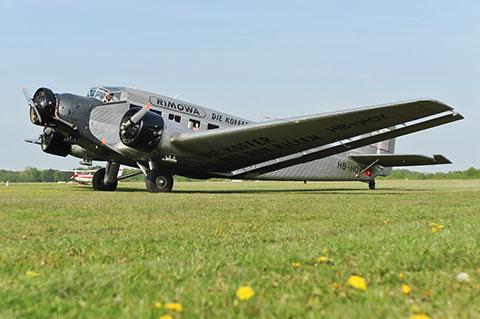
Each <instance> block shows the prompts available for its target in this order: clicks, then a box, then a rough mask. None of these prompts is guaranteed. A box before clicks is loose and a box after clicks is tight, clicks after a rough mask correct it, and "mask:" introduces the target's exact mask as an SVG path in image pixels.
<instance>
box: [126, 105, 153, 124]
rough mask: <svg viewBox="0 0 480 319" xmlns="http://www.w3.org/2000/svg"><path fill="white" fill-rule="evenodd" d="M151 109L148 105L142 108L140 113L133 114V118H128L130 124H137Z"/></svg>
mask: <svg viewBox="0 0 480 319" xmlns="http://www.w3.org/2000/svg"><path fill="white" fill-rule="evenodd" d="M151 107H152V106H151V105H150V103H149V104H147V105H146V106H145V107H144V108H142V109H141V110H140V111H138V112H137V113H135V114H133V116H132V117H131V118H130V122H132V124H138V123H139V122H140V121H141V120H142V119H143V117H144V116H145V115H146V114H147V113H148V111H150V108H151Z"/></svg>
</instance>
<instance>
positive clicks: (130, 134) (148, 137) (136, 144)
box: [120, 108, 164, 152]
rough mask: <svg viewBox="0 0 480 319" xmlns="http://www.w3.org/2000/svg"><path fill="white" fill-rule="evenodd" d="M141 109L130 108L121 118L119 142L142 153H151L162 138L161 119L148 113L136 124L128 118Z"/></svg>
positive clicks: (162, 124) (154, 114) (162, 125)
mask: <svg viewBox="0 0 480 319" xmlns="http://www.w3.org/2000/svg"><path fill="white" fill-rule="evenodd" d="M140 110H141V108H131V109H130V110H128V111H127V112H126V113H125V115H124V116H123V118H122V121H121V124H120V140H121V141H122V143H123V144H125V145H127V146H129V147H131V148H135V149H138V150H140V151H143V152H151V151H152V150H153V149H154V148H155V147H156V146H157V145H158V142H159V141H160V138H161V137H162V130H163V127H164V122H163V118H162V116H161V115H159V114H157V113H155V112H148V113H147V114H145V116H143V118H142V120H141V121H140V122H138V123H136V124H133V123H131V122H129V120H130V118H131V117H132V116H133V115H134V114H135V113H137V112H138V111H140Z"/></svg>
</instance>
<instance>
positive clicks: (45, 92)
mask: <svg viewBox="0 0 480 319" xmlns="http://www.w3.org/2000/svg"><path fill="white" fill-rule="evenodd" d="M22 91H23V95H24V96H25V99H27V102H28V105H29V106H30V120H31V121H32V123H33V124H37V125H41V126H45V125H47V124H48V122H49V121H50V120H51V119H52V117H53V116H54V113H55V108H56V106H57V97H56V95H55V93H53V92H52V90H50V89H47V88H39V89H38V90H37V91H36V92H35V94H34V95H33V97H31V95H30V92H29V91H28V90H27V89H26V88H22Z"/></svg>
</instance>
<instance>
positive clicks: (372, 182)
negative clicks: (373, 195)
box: [368, 179, 375, 190]
mask: <svg viewBox="0 0 480 319" xmlns="http://www.w3.org/2000/svg"><path fill="white" fill-rule="evenodd" d="M368 188H370V189H371V190H374V189H375V180H374V179H372V180H371V181H368Z"/></svg>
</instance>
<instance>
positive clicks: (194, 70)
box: [0, 0, 480, 171]
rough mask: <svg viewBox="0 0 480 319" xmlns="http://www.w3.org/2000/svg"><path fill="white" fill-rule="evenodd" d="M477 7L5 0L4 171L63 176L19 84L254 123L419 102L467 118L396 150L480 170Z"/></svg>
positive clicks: (1, 32) (0, 49)
mask: <svg viewBox="0 0 480 319" xmlns="http://www.w3.org/2000/svg"><path fill="white" fill-rule="evenodd" d="M479 13H480V2H478V1H439V0H437V1H418V0H416V1H395V2H393V1H329V2H326V1H325V2H323V1H285V2H282V1H235V2H234V1H169V2H165V1H59V0H51V1H34V0H28V1H27V0H0V40H1V41H0V74H1V75H0V97H1V103H0V118H1V120H2V124H1V125H0V150H1V154H2V155H1V156H0V168H7V169H22V168H24V167H25V166H28V165H33V166H37V167H41V168H49V167H53V168H68V167H73V166H77V164H78V160H77V159H74V158H72V157H70V158H69V159H68V158H67V159H65V158H60V157H56V156H51V155H47V154H45V153H43V152H42V151H41V150H40V148H39V147H38V146H33V145H29V144H26V143H24V142H23V139H24V138H25V137H36V136H37V135H38V133H39V132H40V131H41V129H40V128H39V127H36V126H33V125H32V124H30V122H29V120H28V115H27V106H26V102H25V100H24V98H23V95H22V93H21V87H22V86H27V87H28V88H30V90H31V91H34V90H35V89H36V88H37V87H39V86H47V87H50V88H52V89H53V90H54V91H55V92H73V93H80V94H84V93H85V92H86V90H87V89H88V88H89V87H91V86H94V85H97V84H104V85H125V86H134V85H136V84H137V83H139V84H140V88H142V89H146V90H151V91H155V92H158V93H161V94H165V95H170V96H173V95H176V94H178V93H179V94H180V98H182V99H184V100H187V101H190V102H193V103H197V104H200V105H205V106H208V107H213V108H216V109H219V110H221V111H224V112H228V113H234V114H237V115H239V116H243V117H246V118H249V119H252V120H257V121H259V120H262V119H263V118H264V115H268V116H271V117H274V118H280V117H288V116H294V115H304V114H312V113H320V112H327V111H333V110H340V109H345V108H354V107H361V106H368V105H373V104H382V103H389V102H395V101H402V100H408V99H415V98H435V99H439V100H441V101H443V102H445V103H447V104H449V105H451V106H453V107H455V109H456V110H457V111H459V112H460V113H462V114H463V115H464V116H465V117H466V120H464V121H461V122H456V123H453V124H449V125H447V126H444V127H439V128H434V129H431V130H429V131H425V132H420V133H416V134H413V135H410V136H406V137H402V138H399V139H398V141H397V151H398V152H401V153H422V154H434V153H440V154H444V155H446V156H447V157H448V158H450V159H451V160H452V161H453V162H454V164H453V165H446V166H437V167H434V168H430V169H428V170H435V171H436V170H443V171H445V170H455V169H465V168H468V167H469V166H476V167H480V147H479V142H478V140H479V137H480V133H479V127H478V125H479V124H478V123H480V110H479V108H478V106H480V90H479V88H480V86H479V84H480V80H479V79H480V77H479V76H480V23H479V17H480V16H479Z"/></svg>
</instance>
